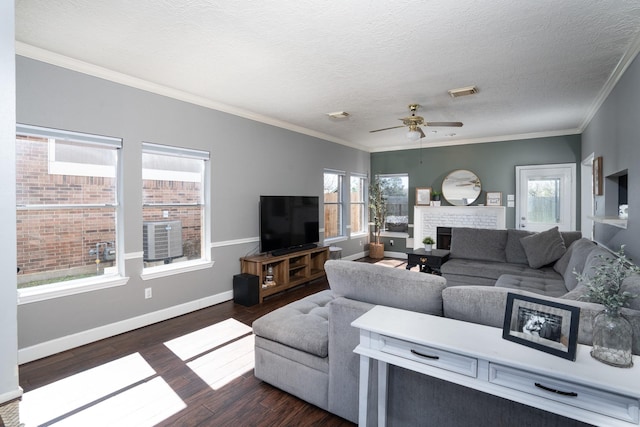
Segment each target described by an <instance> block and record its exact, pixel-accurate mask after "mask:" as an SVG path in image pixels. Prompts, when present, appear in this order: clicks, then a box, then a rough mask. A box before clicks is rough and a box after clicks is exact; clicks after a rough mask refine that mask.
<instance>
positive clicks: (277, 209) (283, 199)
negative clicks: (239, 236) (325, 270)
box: [260, 196, 320, 253]
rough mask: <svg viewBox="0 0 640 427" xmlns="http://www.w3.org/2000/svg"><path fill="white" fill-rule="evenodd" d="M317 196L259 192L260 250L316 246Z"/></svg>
mask: <svg viewBox="0 0 640 427" xmlns="http://www.w3.org/2000/svg"><path fill="white" fill-rule="evenodd" d="M318 209H319V198H318V197H317V196H260V252H279V251H280V252H282V253H286V252H290V251H294V250H296V249H305V248H307V247H308V248H312V247H315V243H316V242H318V241H319V240H320V221H319V216H320V214H319V211H318Z"/></svg>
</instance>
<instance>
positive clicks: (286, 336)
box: [252, 290, 334, 357]
mask: <svg viewBox="0 0 640 427" xmlns="http://www.w3.org/2000/svg"><path fill="white" fill-rule="evenodd" d="M333 298H334V297H333V293H332V292H331V291H330V290H326V291H321V292H318V293H316V294H313V295H309V296H308V297H305V298H302V299H301V300H298V301H294V302H292V303H290V304H287V305H285V306H284V307H280V308H278V309H277V310H274V311H272V312H271V313H268V314H266V315H264V316H262V317H261V318H259V319H257V320H256V321H255V322H253V325H252V326H253V332H254V333H255V334H256V335H257V336H260V337H263V338H266V339H269V340H271V341H275V342H278V343H280V344H284V345H286V346H289V347H292V348H295V349H298V350H301V351H304V352H306V353H310V354H313V355H315V356H318V357H327V355H328V354H329V308H328V307H327V305H328V304H329V303H330V302H331V301H332V300H333Z"/></svg>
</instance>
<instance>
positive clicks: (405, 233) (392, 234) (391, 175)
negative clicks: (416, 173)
mask: <svg viewBox="0 0 640 427" xmlns="http://www.w3.org/2000/svg"><path fill="white" fill-rule="evenodd" d="M376 177H377V178H378V179H382V178H407V231H388V230H387V229H386V226H387V221H386V220H387V218H388V217H389V212H388V209H387V218H385V223H384V225H383V230H382V232H381V233H380V235H381V236H384V237H408V236H409V233H408V228H409V226H410V223H409V174H408V173H381V174H377V175H376Z"/></svg>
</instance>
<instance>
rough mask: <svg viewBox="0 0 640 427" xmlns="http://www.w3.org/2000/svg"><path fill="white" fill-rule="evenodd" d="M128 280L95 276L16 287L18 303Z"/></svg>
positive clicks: (108, 285)
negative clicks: (31, 286)
mask: <svg viewBox="0 0 640 427" xmlns="http://www.w3.org/2000/svg"><path fill="white" fill-rule="evenodd" d="M128 281H129V278H128V277H123V276H96V277H90V278H86V279H79V280H73V281H69V282H66V283H52V284H50V285H42V286H36V287H33V288H25V289H18V305H22V304H29V303H32V302H38V301H45V300H48V299H53V298H61V297H66V296H70V295H76V294H81V293H84V292H91V291H97V290H99V289H107V288H113V287H116V286H123V285H126V284H127V282H128Z"/></svg>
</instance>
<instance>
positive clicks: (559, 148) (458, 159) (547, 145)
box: [371, 135, 581, 250]
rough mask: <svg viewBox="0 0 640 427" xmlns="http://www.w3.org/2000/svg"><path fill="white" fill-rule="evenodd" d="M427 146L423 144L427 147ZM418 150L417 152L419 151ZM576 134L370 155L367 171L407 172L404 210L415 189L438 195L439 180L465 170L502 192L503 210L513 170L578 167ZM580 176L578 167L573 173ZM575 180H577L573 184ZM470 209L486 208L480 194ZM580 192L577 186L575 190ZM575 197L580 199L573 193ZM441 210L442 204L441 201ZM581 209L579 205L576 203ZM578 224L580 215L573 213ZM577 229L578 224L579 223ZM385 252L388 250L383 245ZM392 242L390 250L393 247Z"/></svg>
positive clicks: (511, 214) (511, 221) (510, 211)
mask: <svg viewBox="0 0 640 427" xmlns="http://www.w3.org/2000/svg"><path fill="white" fill-rule="evenodd" d="M426 145H428V143H426ZM420 151H422V153H421V152H420ZM580 160H581V156H580V135H569V136H559V137H550V138H537V139H527V140H520V141H504V142H493V143H486V144H469V145H458V146H453V147H433V148H424V147H423V149H422V150H402V151H393V152H384V153H372V154H371V172H372V174H374V175H375V174H380V173H408V174H409V206H413V205H415V189H416V187H431V188H432V189H433V190H438V191H441V190H442V180H443V179H444V178H445V177H446V176H447V174H448V173H449V172H451V171H453V170H455V169H468V170H471V171H473V172H475V173H476V175H478V177H479V178H480V182H481V183H482V190H484V191H501V192H502V197H503V205H505V206H506V196H507V194H515V188H516V177H515V167H516V166H522V165H540V164H548V163H576V164H579V162H580ZM577 173H578V174H579V173H580V168H579V167H578V168H577ZM579 181H580V177H579V176H578V182H579ZM484 191H483V193H482V194H481V196H480V198H479V199H478V200H477V201H476V203H474V204H478V203H485V194H484ZM577 192H578V193H579V186H578V188H577ZM578 197H579V194H578ZM442 204H443V205H446V204H447V202H446V201H444V200H443V201H442ZM577 206H580V200H577ZM409 212H410V217H409V223H410V224H411V223H413V210H412V209H409ZM577 217H578V220H579V218H580V213H579V212H578V214H577ZM514 226H515V208H507V227H508V228H513V227H514ZM578 227H579V224H578ZM388 240H389V239H385V249H386V250H391V249H390V247H389V246H388V245H387V244H386V242H388ZM398 243H400V244H402V242H398V239H394V249H393V250H402V249H403V247H402V246H400V247H398Z"/></svg>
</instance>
